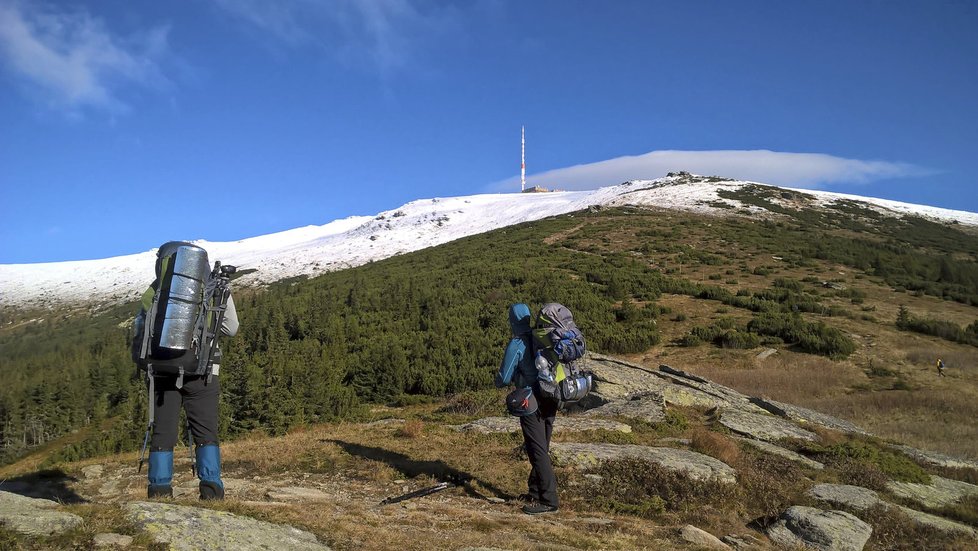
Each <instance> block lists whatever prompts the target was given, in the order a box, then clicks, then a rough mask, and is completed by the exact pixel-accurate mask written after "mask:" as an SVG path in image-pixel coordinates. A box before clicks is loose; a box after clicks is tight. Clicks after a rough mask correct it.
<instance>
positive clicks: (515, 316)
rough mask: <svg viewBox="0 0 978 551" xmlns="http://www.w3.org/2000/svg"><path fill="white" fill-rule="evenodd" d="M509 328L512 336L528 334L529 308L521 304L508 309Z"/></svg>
mask: <svg viewBox="0 0 978 551" xmlns="http://www.w3.org/2000/svg"><path fill="white" fill-rule="evenodd" d="M509 327H510V329H512V330H513V336H514V337H518V336H520V335H525V334H527V333H529V332H530V307H529V306H527V305H525V304H523V303H522V302H521V303H519V304H514V305H512V306H510V307H509Z"/></svg>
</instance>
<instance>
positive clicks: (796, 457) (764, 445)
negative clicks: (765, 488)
mask: <svg viewBox="0 0 978 551" xmlns="http://www.w3.org/2000/svg"><path fill="white" fill-rule="evenodd" d="M734 438H735V439H736V440H738V441H740V442H744V443H746V444H748V445H750V446H753V447H755V448H757V449H759V450H761V451H762V452H764V453H769V454H771V455H777V456H779V457H783V458H785V459H788V460H791V461H794V462H795V463H800V464H801V465H804V466H805V467H808V468H809V469H815V470H819V471H820V470H822V469H824V468H825V465H824V464H822V463H819V462H818V461H815V460H814V459H809V458H807V457H805V456H804V455H802V454H800V453H797V452H793V451H791V450H789V449H787V448H782V447H781V446H778V445H776V444H772V443H770V442H765V441H763V440H754V439H753V438H743V437H740V436H735V437H734Z"/></svg>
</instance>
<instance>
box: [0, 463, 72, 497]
mask: <svg viewBox="0 0 978 551" xmlns="http://www.w3.org/2000/svg"><path fill="white" fill-rule="evenodd" d="M77 481H78V479H77V478H75V477H73V476H69V475H67V474H65V472H64V471H62V470H60V469H51V470H46V471H38V472H36V473H31V474H27V475H23V476H18V477H17V478H8V479H5V480H0V491H4V492H10V493H12V494H19V495H22V496H26V497H38V498H41V499H50V500H53V501H57V502H59V503H87V501H88V500H86V499H85V498H83V497H82V496H80V495H78V494H77V493H76V492H75V491H74V490H73V489H71V483H72V482H77Z"/></svg>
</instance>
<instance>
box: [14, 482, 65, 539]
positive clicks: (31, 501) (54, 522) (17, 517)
mask: <svg viewBox="0 0 978 551" xmlns="http://www.w3.org/2000/svg"><path fill="white" fill-rule="evenodd" d="M59 508H60V505H58V504H57V503H55V502H53V501H51V500H48V499H38V498H33V497H24V496H22V495H18V494H13V493H10V492H3V491H0V524H3V525H4V526H6V527H7V528H8V529H10V530H13V531H15V532H20V533H21V534H26V535H30V536H50V535H53V534H60V533H62V532H65V531H67V530H70V529H72V528H74V527H75V526H78V525H79V524H81V523H82V518H81V517H80V516H78V515H75V514H72V513H67V512H64V511H59V510H58V509H59Z"/></svg>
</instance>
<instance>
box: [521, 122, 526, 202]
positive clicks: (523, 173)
mask: <svg viewBox="0 0 978 551" xmlns="http://www.w3.org/2000/svg"><path fill="white" fill-rule="evenodd" d="M523 191H526V127H524V126H520V192H523Z"/></svg>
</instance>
